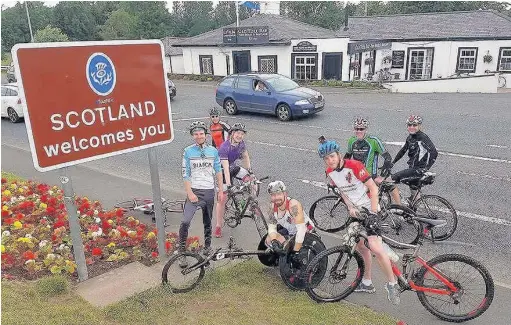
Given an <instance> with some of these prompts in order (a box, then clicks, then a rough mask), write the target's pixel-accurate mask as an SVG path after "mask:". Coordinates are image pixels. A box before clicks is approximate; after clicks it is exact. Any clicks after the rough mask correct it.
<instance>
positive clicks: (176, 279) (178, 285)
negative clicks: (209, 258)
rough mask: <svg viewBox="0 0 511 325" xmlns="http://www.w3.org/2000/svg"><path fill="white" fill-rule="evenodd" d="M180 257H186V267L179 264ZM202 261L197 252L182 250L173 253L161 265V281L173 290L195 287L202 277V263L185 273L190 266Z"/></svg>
mask: <svg viewBox="0 0 511 325" xmlns="http://www.w3.org/2000/svg"><path fill="white" fill-rule="evenodd" d="M181 257H184V258H185V259H186V262H187V264H188V266H187V267H185V268H182V267H181V266H179V260H180V258H181ZM202 262H204V258H203V257H202V256H200V255H199V254H197V253H193V252H183V253H179V254H174V255H173V256H172V257H171V258H170V259H169V261H168V262H167V264H165V266H164V267H163V271H162V273H161V277H162V283H163V284H164V285H168V286H169V287H170V288H171V290H172V291H173V292H176V293H183V292H188V291H190V290H192V289H193V288H195V287H196V286H197V285H198V284H199V282H200V281H201V280H202V278H203V277H204V273H205V270H204V265H202V266H200V267H198V268H197V269H195V270H193V271H191V272H190V273H187V272H188V271H189V270H190V269H191V268H193V267H195V266H196V265H198V264H200V263H202Z"/></svg>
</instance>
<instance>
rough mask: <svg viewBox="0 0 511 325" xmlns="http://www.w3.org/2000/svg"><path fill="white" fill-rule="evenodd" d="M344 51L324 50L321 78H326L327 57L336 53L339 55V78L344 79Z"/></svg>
mask: <svg viewBox="0 0 511 325" xmlns="http://www.w3.org/2000/svg"><path fill="white" fill-rule="evenodd" d="M342 54H343V53H342V52H323V54H322V59H321V79H322V80H324V79H325V58H326V56H327V55H330V56H335V55H338V56H339V59H340V60H339V79H337V80H342Z"/></svg>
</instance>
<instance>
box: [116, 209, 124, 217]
mask: <svg viewBox="0 0 511 325" xmlns="http://www.w3.org/2000/svg"><path fill="white" fill-rule="evenodd" d="M115 215H116V216H118V217H122V216H123V215H124V211H123V210H122V209H117V211H115Z"/></svg>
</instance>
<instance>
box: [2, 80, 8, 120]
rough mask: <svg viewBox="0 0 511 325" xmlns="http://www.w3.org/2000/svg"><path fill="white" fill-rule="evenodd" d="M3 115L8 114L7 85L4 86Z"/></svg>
mask: <svg viewBox="0 0 511 325" xmlns="http://www.w3.org/2000/svg"><path fill="white" fill-rule="evenodd" d="M2 116H7V87H2Z"/></svg>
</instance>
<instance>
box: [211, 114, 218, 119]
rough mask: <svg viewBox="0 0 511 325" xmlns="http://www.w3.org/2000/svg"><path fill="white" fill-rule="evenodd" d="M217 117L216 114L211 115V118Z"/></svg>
mask: <svg viewBox="0 0 511 325" xmlns="http://www.w3.org/2000/svg"><path fill="white" fill-rule="evenodd" d="M217 117H220V116H218V115H211V118H217Z"/></svg>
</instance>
